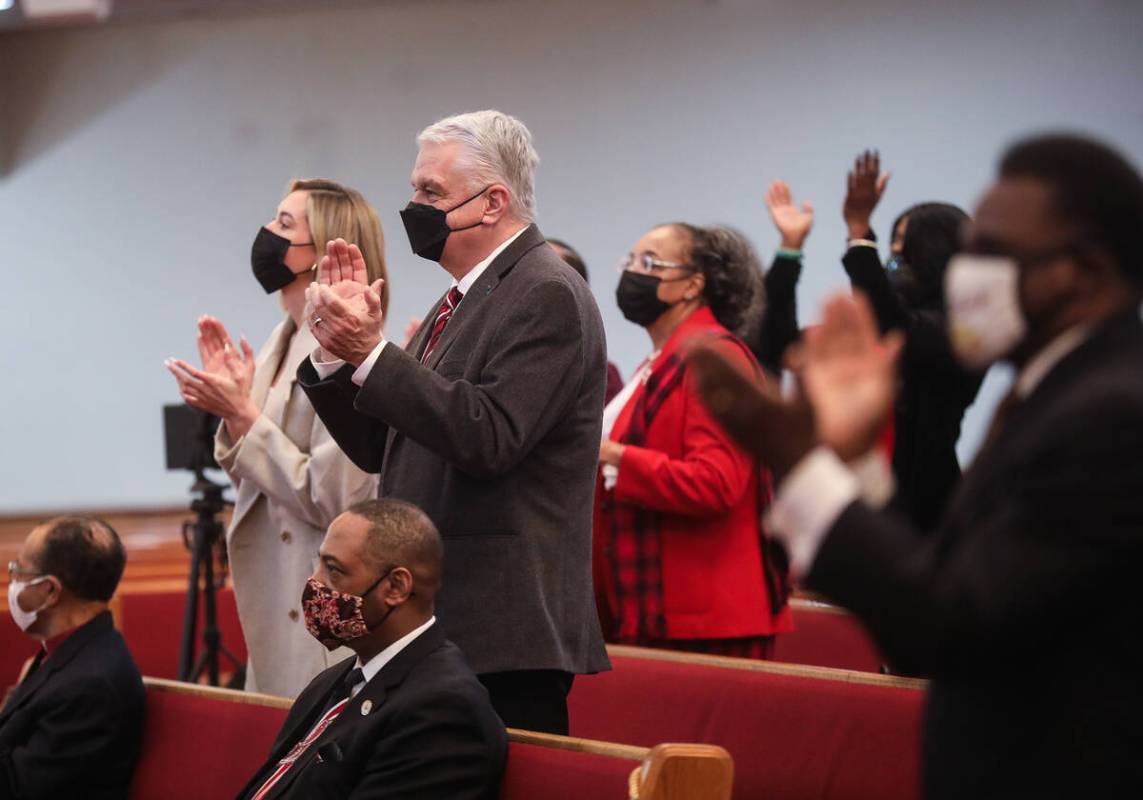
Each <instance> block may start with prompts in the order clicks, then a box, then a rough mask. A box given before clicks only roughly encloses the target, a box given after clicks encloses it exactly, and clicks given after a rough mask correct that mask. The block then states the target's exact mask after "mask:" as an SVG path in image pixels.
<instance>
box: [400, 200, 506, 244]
mask: <svg viewBox="0 0 1143 800" xmlns="http://www.w3.org/2000/svg"><path fill="white" fill-rule="evenodd" d="M487 191H488V186H485V187H484V188H483V189H481V190H480V191H479V192H477V193H476V194H474V195H473V196H472V197H470V198H468V199H467V200H465V201H464V202H461V203H457V204H456V205H455V206H453V207H452V208H450V209H448V210H445V209H442V208H437V207H436V206H430V205H429V204H428V203H412V202H410V203H409V205H407V206H405V208H404V209H402V211H401V222H403V223H405V233H406V234H408V236H409V246H410V247H412V248H413V252H414V253H416V254H417V255H419V256H420V257H421V258H427V259H428V260H429V261H437V262H439V261H440V260H441V255H442V254H443V253H444V248H445V241H446V240H447V239H448V235H449V234H450V233H456V232H457V231H466V230H468V229H469V228H475V227H477V226H478V225H480V224H481V223H480V222H479V221H478V222H474V223H472V224H471V225H465V226H464V227H463V228H450V227H449V226H448V220H447V217H448V215H449V214H451V213H452V212H454V211H456V210H457V209H458V208H460V207H461V206H463V205H466V204H468V203H471V202H472V201H473V200H475V199H476V198H478V197H480V195H482V194H484V193H485V192H487Z"/></svg>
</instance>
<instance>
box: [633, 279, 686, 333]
mask: <svg viewBox="0 0 1143 800" xmlns="http://www.w3.org/2000/svg"><path fill="white" fill-rule="evenodd" d="M688 278H690V276H689V275H686V276H684V277H682V278H672V279H671V280H667V281H665V280H663V279H662V278H660V277H658V276H655V275H648V274H646V273H643V272H632V271H631V270H624V272H623V275H622V276H621V277H620V278H619V286H618V287H617V288H616V289H615V302H617V303H618V304H619V310H620V311H622V312H623V316H624V317H625V318H626V319H627V321H628V322H634V323H635V324H636V325H641V326H642V327H644V328H646V327H647V326H648V325H650V324H651V323H652V322H654V321H655V320H657V319H658V318H659V317H661V316H663V314H664V313H666V311H667V310H668V309H669V308H671V306H672V305H675V304H674V303H665V302H663V301H662V300H660V299H659V284H660V283H674V282H675V281H685V280H687V279H688ZM679 302H680V303H681V302H682V300H680V301H679Z"/></svg>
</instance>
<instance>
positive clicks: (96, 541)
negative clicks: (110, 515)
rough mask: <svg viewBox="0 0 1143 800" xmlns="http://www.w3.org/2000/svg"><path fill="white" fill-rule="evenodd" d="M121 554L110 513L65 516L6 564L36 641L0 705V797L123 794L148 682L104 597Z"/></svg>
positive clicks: (14, 599)
mask: <svg viewBox="0 0 1143 800" xmlns="http://www.w3.org/2000/svg"><path fill="white" fill-rule="evenodd" d="M126 562H127V554H126V552H125V551H124V549H123V544H122V543H121V542H120V541H119V537H118V536H117V535H116V534H115V531H114V530H113V529H112V528H111V527H110V526H109V525H107V524H106V523H104V522H101V521H99V520H96V519H87V518H83V517H61V518H58V519H53V520H50V521H49V522H46V523H44V524H43V525H40V526H39V527H37V528H35V529H34V530H32V532H31V533H30V534H29V535H28V538H27V540H26V541H25V542H24V546H23V548H22V549H21V551H20V555H19V557H18V558H17V559H16V560H15V561H12V562H10V563H9V564H8V608H9V611H10V612H11V614H12V618H13V619H14V620H15V622H16V624H17V625H18V626H20V628H21V629H22V630H23V631H24V632H25V633H26V634H27V635H28V636H30V637H32V638H34V639H36V640H38V641H39V642H40V643H41V644H42V648H41V649H40V651H39V653H37V654H36V657H35V658H34V659H33V660H32V662H31V665H30V666H29V667H28V669H27V670H26V671H25V674H24V677H23V680H22V681H21V682H20V684H19V685H18V686H17V687H16V688H15V689H14V690H13V692H12V693H11V695H10V696H9V697H8V701H7V703H6V704H5V705H4V707H3V709H2V710H0V800H8V799H9V798H21V800H32V799H33V798H63V797H84V798H92V800H102V799H103V798H107V799H108V800H110V798H123V797H126V796H127V790H128V786H129V784H130V782H131V774H132V772H133V771H134V769H135V762H136V760H137V758H138V755H139V746H140V742H141V739H142V732H143V709H144V697H145V695H144V691H143V680H142V678H141V677H140V676H139V669H138V668H137V667H136V666H135V662H134V661H133V660H132V659H131V654H130V653H129V652H128V651H127V646H126V644H124V642H123V637H122V636H120V635H119V632H118V631H116V630H115V628H114V627H112V624H111V612H110V611H108V609H107V604H108V601H109V600H110V599H111V595H112V594H114V592H115V587H116V586H118V584H119V578H120V577H121V576H122V575H123V567H124V566H125V564H126Z"/></svg>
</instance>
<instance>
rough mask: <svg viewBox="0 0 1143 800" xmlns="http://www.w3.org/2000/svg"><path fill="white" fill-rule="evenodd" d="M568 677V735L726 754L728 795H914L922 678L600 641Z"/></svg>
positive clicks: (891, 798) (832, 798)
mask: <svg viewBox="0 0 1143 800" xmlns="http://www.w3.org/2000/svg"><path fill="white" fill-rule="evenodd" d="M609 652H610V655H611V660H612V665H613V667H614V670H613V671H612V672H607V673H601V674H599V675H591V676H581V677H579V678H577V679H576V681H575V684H574V686H573V688H572V692H571V696H570V697H569V701H568V711H569V715H570V719H571V732H572V734H573V735H575V736H583V737H587V738H593V739H604V740H608V741H623V742H630V743H632V744H636V745H650V744H652V743H654V742H655V741H659V740H662V739H667V740H671V741H691V742H702V743H706V744H716V745H720V746H722V747H725V748H726V749H727V750H728V751H729V752H730V754H731V755H732V756H733V758H734V762H735V786H734V796H735V797H736V798H755V797H763V798H765V797H791V798H802V797H805V798H809V797H813V798H827V799H828V800H858V799H859V798H873V797H876V798H886V799H887V800H914V798H916V797H918V795H919V791H920V777H919V776H920V772H919V763H920V756H919V744H920V720H921V710H922V706H923V699H924V698H923V695H924V692H923V689H924V686H925V684H924V682H923V681H917V680H911V679H906V678H893V677H888V676H881V675H873V674H869V673H862V672H853V671H847V670H836V669H829V668H825V667H802V666H795V665H790V664H774V663H771V662H764V661H752V660H748V659H738V658H723V657H718V656H701V655H690V654H683V653H675V652H670V651H662V650H647V649H643V648H635V647H622V646H611V647H610V648H609Z"/></svg>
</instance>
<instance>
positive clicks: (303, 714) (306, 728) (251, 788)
mask: <svg viewBox="0 0 1143 800" xmlns="http://www.w3.org/2000/svg"><path fill="white" fill-rule="evenodd" d="M355 664H356V659H354V658H347V659H346V660H345V661H344V662H342V664H341V665H340V666H341V669H335V670H333V671H331V672H330V673H329V674H328V675H327V676H326V679H325V680H324V681H322V683H321V684H320V685H319V686H315V687H314V691H313V693H312V694H311V695H310V696H309V697H307V698H306V703H307V704H308V705H307V707H306V708H304V709H298V708H297V705H298V703H295V704H294V706H295V709H296V710H297V711H298V713H297V714H296V715H295V714H294V713H293V712H294V710H295V709H291V711H290V716H289V717H287V718H286V723H285V725H283V727H282V731H281V733H280V734H279V735H278V739H277V741H275V742H274V748H273V750H272V751H271V752H270V756H269V758H267V759H266V763H265V764H263V765H262V768H261V769H260V770H259V771H258V774H257V775H256V776H254V778H253V779H252V780H251V781H250V783H248V784H247V785H246V787H245V788H244V789H243V790H242V794H240V795H239V797H246V796H248V795H250V794H251V793H253V792H256V791H258V789H260V788H261V787H262V784H263V783H265V782H266V780H267V779H268V778H269V777H270V776H271V775H272V774H273V773H274V770H275V769H277V767H278V762H279V761H281V760H282V759H283V758H285V757H286V754H287V753H289V752H290V750H291V749H292V748H293V747H294V745H295V744H297V743H298V742H299V741H301V740H302V738H303V737H305V736H306V734H308V733H309V732H310V730H311V729H312V728H313V726H314V725H315V724H316V723H317V721H318V719H320V718H321V715H322V713H323V712H324V711H325V710H326V702H327V701H328V700H329V696H330V693H331V692H333V687H335V686H336V685H337V684H339V683H340V682H341V681H343V680H345V676H346V675H348V674H349V671H350V670H351V669H353V667H354V665H355ZM304 694H305V693H304V692H303V695H304ZM300 701H301V698H299V702H300ZM323 739H324V737H323ZM318 746H319V743H318V742H314V743H313V745H311V746H310V748H309V749H308V750H307V751H306V752H305V753H303V754H302V756H301V757H300V758H299V760H298V761H297V762H296V763H295V764H294V765H293V766H292V767H291V768H290V769H289V771H287V772H286V774H285V775H283V776H282V777H281V779H279V781H278V782H277V783H275V784H274V788H273V789H271V790H270V792H269V793H268V794H267V795H266V800H273V798H276V797H280V796H281V795H282V794H283V793H284V792H285V791H286V789H288V788H289V787H290V785H291V784H292V783H293V782H294V781H295V780H296V779H297V777H298V775H300V774H301V773H302V771H303V770H304V769H305V768H306V766H308V765H309V763H310V759H311V758H312V757H313V754H314V753H316V752H317V748H318Z"/></svg>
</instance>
